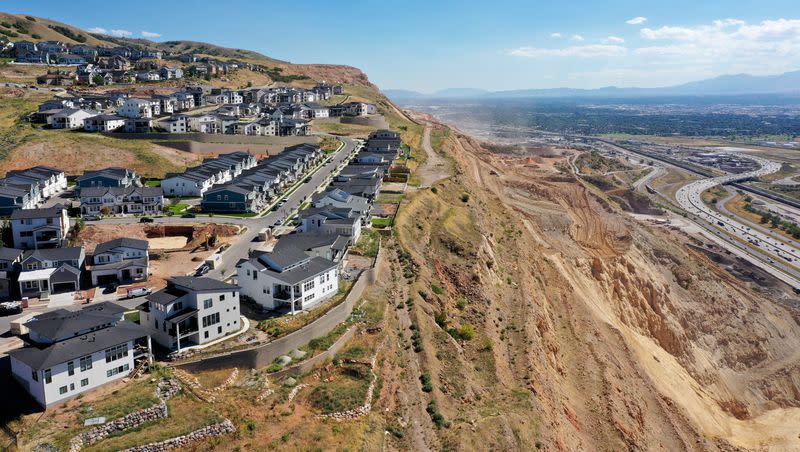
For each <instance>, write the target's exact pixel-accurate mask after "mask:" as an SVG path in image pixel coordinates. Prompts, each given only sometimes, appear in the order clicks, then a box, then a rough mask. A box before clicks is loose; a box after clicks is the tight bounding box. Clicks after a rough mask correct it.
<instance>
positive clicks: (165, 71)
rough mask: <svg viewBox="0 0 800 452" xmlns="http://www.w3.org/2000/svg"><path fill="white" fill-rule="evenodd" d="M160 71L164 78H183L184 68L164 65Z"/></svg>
mask: <svg viewBox="0 0 800 452" xmlns="http://www.w3.org/2000/svg"><path fill="white" fill-rule="evenodd" d="M158 73H159V75H160V76H161V79H163V80H170V79H175V78H183V69H181V68H179V67H171V66H163V67H161V69H160V70H159V71H158Z"/></svg>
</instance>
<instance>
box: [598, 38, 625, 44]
mask: <svg viewBox="0 0 800 452" xmlns="http://www.w3.org/2000/svg"><path fill="white" fill-rule="evenodd" d="M623 42H625V40H624V39H622V38H620V37H619V36H609V37H607V38H606V39H604V40H603V43H605V44H609V43H610V44H622V43H623Z"/></svg>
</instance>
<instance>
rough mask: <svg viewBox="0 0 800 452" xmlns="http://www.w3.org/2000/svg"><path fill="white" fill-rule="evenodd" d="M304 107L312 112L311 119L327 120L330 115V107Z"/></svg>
mask: <svg viewBox="0 0 800 452" xmlns="http://www.w3.org/2000/svg"><path fill="white" fill-rule="evenodd" d="M304 107H306V108H307V109H308V111H309V112H310V119H318V118H327V117H328V116H330V115H329V111H328V107H325V106H323V105H319V104H305V105H304Z"/></svg>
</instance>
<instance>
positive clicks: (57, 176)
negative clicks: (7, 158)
mask: <svg viewBox="0 0 800 452" xmlns="http://www.w3.org/2000/svg"><path fill="white" fill-rule="evenodd" d="M18 178H19V179H22V178H25V180H32V181H36V182H37V183H38V185H39V189H40V192H41V196H42V197H43V198H44V199H47V198H50V197H51V196H53V195H55V194H58V193H60V192H62V191H64V190H66V189H67V175H66V174H65V173H64V171H62V170H60V169H58V168H53V167H51V166H44V165H38V166H34V167H32V168H28V169H24V170H11V171H9V172H8V173H6V180H17V179H18Z"/></svg>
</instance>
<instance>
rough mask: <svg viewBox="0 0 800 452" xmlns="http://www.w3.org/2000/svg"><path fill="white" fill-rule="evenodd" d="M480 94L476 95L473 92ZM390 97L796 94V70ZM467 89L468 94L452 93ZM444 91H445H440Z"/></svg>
mask: <svg viewBox="0 0 800 452" xmlns="http://www.w3.org/2000/svg"><path fill="white" fill-rule="evenodd" d="M481 91H482V92H483V93H484V94H479V95H476V94H475V93H479V92H481ZM383 92H384V93H385V94H386V95H387V96H389V98H391V99H423V98H453V97H461V98H470V97H472V98H509V97H543V98H547V97H609V96H619V97H645V96H682V95H688V96H697V95H743V94H800V70H797V71H790V72H784V73H782V74H774V75H750V74H728V75H721V76H718V77H714V78H710V79H703V80H697V81H693V82H687V83H682V84H679V85H674V86H665V87H659V88H636V87H625V88H622V87H616V86H606V87H602V88H594V89H583V88H533V89H518V90H502V91H486V90H480V89H475V88H456V89H445V90H440V91H436V92H434V93H431V94H426V93H420V92H417V91H412V90H403V89H385V90H383ZM458 92H468V93H470V94H468V95H454V94H453V93H458ZM440 93H448V94H449V95H441V94H440Z"/></svg>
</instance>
